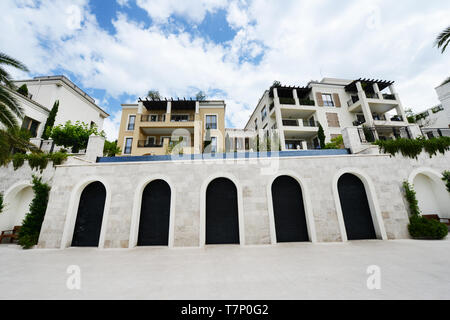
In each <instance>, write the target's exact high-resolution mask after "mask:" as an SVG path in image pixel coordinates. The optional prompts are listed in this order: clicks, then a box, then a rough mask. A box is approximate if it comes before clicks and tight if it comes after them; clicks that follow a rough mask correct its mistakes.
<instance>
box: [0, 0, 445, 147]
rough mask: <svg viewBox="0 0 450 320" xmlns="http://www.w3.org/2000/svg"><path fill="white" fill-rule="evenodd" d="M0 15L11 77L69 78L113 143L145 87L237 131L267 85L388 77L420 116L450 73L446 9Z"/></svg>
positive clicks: (175, 7) (144, 0)
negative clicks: (200, 95)
mask: <svg viewBox="0 0 450 320" xmlns="http://www.w3.org/2000/svg"><path fill="white" fill-rule="evenodd" d="M0 11H1V12H7V13H8V14H3V15H1V16H0V24H1V25H2V32H1V33H0V46H1V48H2V49H1V50H2V51H4V52H5V53H7V54H10V55H12V56H14V57H16V58H18V59H20V60H21V61H23V62H24V63H25V64H26V65H27V66H28V67H29V69H30V73H29V74H24V73H20V72H19V73H16V72H15V71H14V72H15V73H13V74H14V76H15V77H16V78H27V77H33V76H40V75H52V74H64V75H67V76H68V77H69V78H70V79H71V80H72V81H74V82H75V83H76V84H77V85H78V86H80V87H81V88H82V89H84V90H85V91H86V92H87V93H89V94H90V95H91V96H92V97H94V98H95V99H96V101H97V103H98V104H99V105H100V106H101V107H102V108H104V109H105V110H106V111H107V112H108V113H110V114H111V117H110V118H109V119H107V121H105V128H104V129H105V131H106V132H107V134H108V137H109V138H110V139H115V137H116V135H117V130H118V125H119V121H120V111H121V107H120V104H121V103H129V102H135V101H136V99H137V98H138V97H139V96H143V95H145V93H146V92H147V91H148V90H150V89H158V90H159V91H160V92H161V94H162V95H163V96H167V97H190V96H195V93H196V92H197V91H199V90H203V91H205V92H206V93H207V96H208V98H210V99H224V100H226V103H227V126H228V127H238V128H239V127H242V126H244V125H245V122H246V120H247V119H248V116H249V115H250V113H251V112H252V110H253V108H254V107H255V105H256V103H257V102H258V99H259V98H260V96H261V95H262V94H263V92H264V90H265V89H267V88H268V87H269V86H270V84H271V83H272V82H273V80H279V81H281V82H282V83H284V84H287V85H306V84H307V82H308V81H310V80H321V79H322V78H323V77H337V78H348V79H354V78H359V77H367V78H381V79H386V80H394V81H396V86H397V91H398V92H399V93H400V96H401V98H402V101H403V104H404V106H405V107H407V108H413V109H414V110H416V111H420V110H422V109H425V108H427V107H429V106H432V105H434V104H436V103H438V100H437V97H436V94H435V92H434V88H435V87H436V86H438V85H439V84H440V83H441V82H442V81H443V80H444V79H445V78H447V77H448V76H450V74H449V70H450V68H449V66H450V53H447V54H444V55H442V54H440V53H439V51H438V50H437V49H436V48H434V47H433V41H434V38H435V37H436V35H437V34H438V33H439V32H440V31H441V30H442V29H444V28H445V27H447V26H448V25H449V24H450V2H449V1H446V0H434V1H428V2H426V3H425V2H424V1H420V0H399V1H395V2H392V1H388V0H362V1H361V0H358V1H356V0H355V1H350V0H347V1H334V0H303V1H299V0H283V1H275V0H273V1H269V0H267V1H264V0H183V1H181V0H72V1H67V0H46V1H41V0H2V1H0ZM17 39H20V41H18V40H17Z"/></svg>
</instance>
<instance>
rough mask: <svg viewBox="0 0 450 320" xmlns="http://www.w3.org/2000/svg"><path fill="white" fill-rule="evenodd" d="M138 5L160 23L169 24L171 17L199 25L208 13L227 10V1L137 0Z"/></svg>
mask: <svg viewBox="0 0 450 320" xmlns="http://www.w3.org/2000/svg"><path fill="white" fill-rule="evenodd" d="M136 3H137V5H138V6H139V7H141V8H143V9H144V10H146V11H147V13H148V15H149V16H150V17H151V18H152V19H154V20H155V21H156V22H158V23H163V22H167V19H168V18H169V17H170V16H171V15H178V16H182V17H183V18H185V19H187V20H190V21H192V22H194V23H199V22H201V21H202V20H203V18H204V17H205V15H206V13H207V12H214V11H216V10H217V9H221V8H225V5H226V0H183V1H179V0H137V1H136Z"/></svg>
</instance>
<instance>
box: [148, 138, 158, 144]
mask: <svg viewBox="0 0 450 320" xmlns="http://www.w3.org/2000/svg"><path fill="white" fill-rule="evenodd" d="M155 144H156V139H155V137H147V145H151V146H153V145H155Z"/></svg>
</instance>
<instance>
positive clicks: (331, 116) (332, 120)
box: [326, 112, 340, 128]
mask: <svg viewBox="0 0 450 320" xmlns="http://www.w3.org/2000/svg"><path fill="white" fill-rule="evenodd" d="M326 115H327V122H328V127H332V128H339V127H340V124H339V117H338V114H337V113H332V112H327V113H326Z"/></svg>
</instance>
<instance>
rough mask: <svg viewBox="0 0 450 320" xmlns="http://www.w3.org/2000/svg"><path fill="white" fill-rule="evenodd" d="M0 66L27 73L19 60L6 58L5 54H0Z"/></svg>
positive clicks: (26, 69)
mask: <svg viewBox="0 0 450 320" xmlns="http://www.w3.org/2000/svg"><path fill="white" fill-rule="evenodd" d="M2 64H4V65H7V66H11V67H14V68H16V69H20V70H22V71H25V72H28V71H29V70H28V68H27V67H26V66H25V65H24V64H23V63H22V62H20V61H19V60H16V59H14V58H12V57H10V56H8V55H7V54H5V53H3V52H0V65H2Z"/></svg>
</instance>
